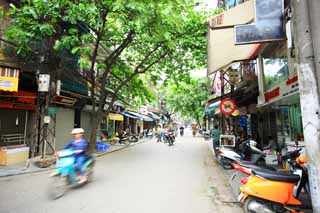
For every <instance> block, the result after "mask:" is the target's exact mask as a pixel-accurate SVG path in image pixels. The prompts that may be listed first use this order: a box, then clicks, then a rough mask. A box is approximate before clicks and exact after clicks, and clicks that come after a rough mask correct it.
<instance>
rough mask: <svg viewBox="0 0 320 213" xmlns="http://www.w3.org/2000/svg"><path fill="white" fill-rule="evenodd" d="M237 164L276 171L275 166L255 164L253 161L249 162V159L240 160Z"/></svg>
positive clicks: (249, 167)
mask: <svg viewBox="0 0 320 213" xmlns="http://www.w3.org/2000/svg"><path fill="white" fill-rule="evenodd" d="M239 165H240V166H242V167H245V168H248V169H252V170H254V169H258V170H259V169H267V170H271V171H276V168H274V167H272V166H267V165H265V166H257V165H255V164H254V163H252V162H250V161H240V162H239Z"/></svg>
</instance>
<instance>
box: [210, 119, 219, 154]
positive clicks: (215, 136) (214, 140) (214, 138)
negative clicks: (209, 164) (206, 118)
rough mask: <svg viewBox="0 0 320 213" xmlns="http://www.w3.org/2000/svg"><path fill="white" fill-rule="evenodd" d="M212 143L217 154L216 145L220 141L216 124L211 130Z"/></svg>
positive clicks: (217, 145)
mask: <svg viewBox="0 0 320 213" xmlns="http://www.w3.org/2000/svg"><path fill="white" fill-rule="evenodd" d="M211 136H212V144H213V150H214V152H215V154H216V156H217V155H218V147H219V142H220V131H219V127H218V125H215V126H214V129H213V130H212V135H211Z"/></svg>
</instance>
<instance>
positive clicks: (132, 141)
mask: <svg viewBox="0 0 320 213" xmlns="http://www.w3.org/2000/svg"><path fill="white" fill-rule="evenodd" d="M129 141H130V143H135V142H138V138H137V137H134V136H132V137H130V138H129Z"/></svg>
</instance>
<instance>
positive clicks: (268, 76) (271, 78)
mask: <svg viewBox="0 0 320 213" xmlns="http://www.w3.org/2000/svg"><path fill="white" fill-rule="evenodd" d="M262 60H263V72H264V91H269V90H271V89H273V88H275V87H276V86H277V85H279V84H280V83H281V82H283V81H285V80H287V79H288V77H289V67H288V58H287V48H286V44H285V43H284V42H280V43H275V44H271V45H269V46H268V47H267V48H266V49H265V50H264V51H263V53H262Z"/></svg>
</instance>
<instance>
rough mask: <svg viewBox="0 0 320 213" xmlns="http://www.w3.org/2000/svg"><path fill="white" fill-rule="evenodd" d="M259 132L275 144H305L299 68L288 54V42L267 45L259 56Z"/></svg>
mask: <svg viewBox="0 0 320 213" xmlns="http://www.w3.org/2000/svg"><path fill="white" fill-rule="evenodd" d="M258 60H259V63H260V66H259V67H260V68H259V81H260V82H261V85H260V88H259V90H260V97H259V104H258V107H259V110H260V111H261V114H262V116H261V118H260V119H259V122H260V123H261V125H262V126H266V127H268V128H263V130H260V132H259V134H260V135H261V136H262V139H263V141H264V143H274V144H275V146H278V147H279V148H282V147H284V146H289V147H290V146H295V144H296V143H300V145H302V146H303V141H304V137H303V128H302V117H301V107H300V98H299V83H298V76H297V70H296V68H295V66H293V65H292V64H290V62H289V61H288V57H287V46H286V42H274V43H272V44H269V45H267V46H266V47H265V48H264V49H263V50H262V52H261V54H260V57H259V59H258Z"/></svg>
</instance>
